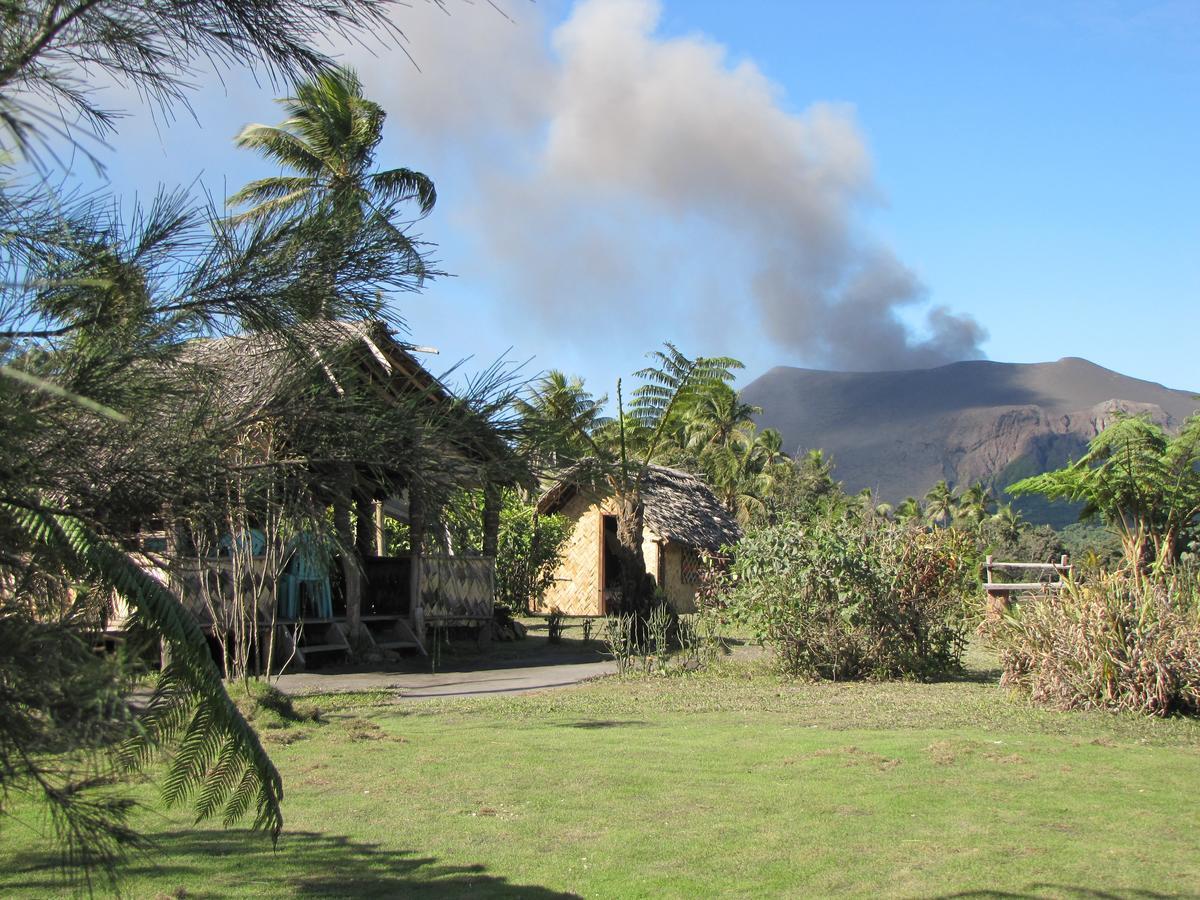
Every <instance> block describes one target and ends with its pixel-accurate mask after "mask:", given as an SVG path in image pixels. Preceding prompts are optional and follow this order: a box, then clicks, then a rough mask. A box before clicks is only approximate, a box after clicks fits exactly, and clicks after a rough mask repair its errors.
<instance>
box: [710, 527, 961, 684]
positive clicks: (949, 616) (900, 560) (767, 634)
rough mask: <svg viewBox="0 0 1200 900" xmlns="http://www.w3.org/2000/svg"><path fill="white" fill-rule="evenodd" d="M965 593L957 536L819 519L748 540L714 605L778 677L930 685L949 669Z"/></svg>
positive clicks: (957, 652) (955, 664) (957, 662)
mask: <svg viewBox="0 0 1200 900" xmlns="http://www.w3.org/2000/svg"><path fill="white" fill-rule="evenodd" d="M975 584H976V576H975V559H974V550H973V545H972V541H971V539H970V538H969V537H967V536H966V535H964V534H961V533H959V532H958V531H955V530H953V529H939V530H934V531H928V532H927V531H925V530H923V529H921V528H920V527H917V526H905V525H897V524H895V523H891V522H886V521H876V522H875V523H872V524H870V525H867V524H863V523H861V522H857V521H854V520H852V519H848V518H842V517H827V518H824V519H821V520H817V521H814V522H811V523H809V524H807V525H803V526H801V525H799V524H797V523H795V522H786V523H783V524H780V525H773V526H769V527H766V528H761V529H757V530H754V531H751V532H749V533H748V534H747V535H746V536H745V537H744V538H743V539H742V541H741V542H740V543H739V545H738V547H737V553H736V556H735V560H734V562H733V564H732V566H731V567H730V569H729V573H728V576H727V578H726V585H725V599H726V602H727V604H728V613H729V615H731V616H732V617H733V618H734V619H735V620H738V621H741V622H743V623H745V624H746V625H748V626H750V627H751V628H752V629H753V631H754V633H755V634H756V636H757V637H758V638H759V639H761V640H762V641H763V642H764V643H766V644H767V645H769V646H770V647H772V648H773V649H774V650H775V651H776V654H777V656H778V659H779V662H780V665H781V667H782V668H783V670H784V671H785V672H786V673H787V674H789V675H793V676H802V677H811V678H829V679H833V680H843V679H856V678H897V677H912V678H936V677H940V676H944V675H947V674H951V673H953V672H956V671H958V670H959V669H960V668H961V659H962V653H963V650H964V647H965V639H966V633H967V629H968V622H967V616H966V604H965V602H964V601H965V598H966V596H967V595H968V594H969V593H970V592H971V591H972V589H973V588H974V587H975Z"/></svg>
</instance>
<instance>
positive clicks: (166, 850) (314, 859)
mask: <svg viewBox="0 0 1200 900" xmlns="http://www.w3.org/2000/svg"><path fill="white" fill-rule="evenodd" d="M154 841H155V845H156V846H155V848H154V850H152V851H151V852H150V853H148V854H146V855H145V856H144V857H141V858H139V859H137V860H135V861H134V862H133V864H132V865H130V866H129V867H128V869H127V870H126V871H125V876H126V877H127V878H128V880H129V882H131V883H133V882H134V881H135V879H136V881H137V882H138V889H139V890H141V889H142V886H143V885H145V884H146V882H147V881H149V882H152V884H153V887H152V889H153V890H155V891H158V892H159V894H160V895H163V896H181V897H184V896H185V897H188V898H190V900H202V898H217V897H223V896H227V895H228V892H229V890H228V887H220V886H219V885H221V884H222V883H224V884H226V885H227V884H228V883H229V881H230V880H231V876H232V880H233V881H234V882H236V883H237V884H238V885H239V886H240V887H241V888H242V889H244V890H245V892H246V893H247V894H249V895H254V894H256V893H262V894H277V893H280V892H282V893H286V894H290V895H291V896H298V897H347V898H349V897H355V898H358V897H427V898H449V897H464V896H470V897H514V898H522V900H563V898H574V897H577V896H578V895H576V894H565V893H561V892H559V891H553V890H550V889H548V888H543V887H539V886H536V885H521V884H513V883H511V882H509V881H508V880H507V879H506V878H504V877H503V876H499V875H495V874H490V873H489V872H488V871H487V869H486V868H485V867H484V866H482V865H441V864H439V863H438V860H437V858H436V857H432V856H422V855H420V854H417V853H414V852H412V851H403V850H402V851H396V850H388V849H384V848H381V847H380V846H379V845H378V844H371V843H365V842H360V841H354V840H351V839H349V838H347V837H343V836H341V835H330V834H321V833H318V832H307V831H299V832H288V833H285V834H284V835H283V837H282V838H281V839H280V841H279V847H278V849H277V850H273V849H272V848H271V843H270V841H269V840H267V839H266V838H264V837H263V836H262V835H261V834H255V833H251V832H247V831H175V832H167V833H164V834H160V835H156V836H155V838H154ZM54 861H55V857H53V856H51V855H49V854H40V853H38V854H33V853H31V854H24V855H22V856H19V857H16V858H13V859H11V860H10V861H9V868H8V874H9V875H10V876H13V875H15V876H16V878H10V879H9V880H6V881H5V883H4V884H5V890H7V891H13V892H17V893H14V894H13V896H38V895H42V896H57V895H58V894H57V892H59V891H61V890H62V889H63V887H64V885H63V882H62V880H61V878H60V877H56V875H55V872H54ZM217 873H220V874H219V875H218V874H217ZM43 892H44V893H43Z"/></svg>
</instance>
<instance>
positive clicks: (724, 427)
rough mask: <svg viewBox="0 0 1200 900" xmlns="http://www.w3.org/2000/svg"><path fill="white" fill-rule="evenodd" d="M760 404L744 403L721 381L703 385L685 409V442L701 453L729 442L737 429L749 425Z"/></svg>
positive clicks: (733, 438)
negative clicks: (708, 385) (687, 408)
mask: <svg viewBox="0 0 1200 900" xmlns="http://www.w3.org/2000/svg"><path fill="white" fill-rule="evenodd" d="M761 412H762V409H761V407H758V406H753V405H751V404H749V403H743V402H742V400H741V397H739V396H738V393H737V391H735V390H734V389H733V388H731V387H730V386H729V385H727V384H725V383H724V382H719V383H717V384H713V385H711V386H710V387H708V388H706V389H705V390H704V391H703V392H702V393H701V394H699V396H698V397H697V398H696V402H695V403H694V404H693V405H692V407H691V408H690V409H689V410H688V416H687V423H686V432H687V436H688V444H689V445H690V446H691V447H692V448H693V449H694V450H695V451H696V452H697V453H703V452H704V451H705V450H708V449H711V448H713V447H724V446H727V445H729V444H730V443H732V442H733V441H734V440H735V439H736V438H735V435H736V434H737V432H738V430H739V429H741V428H744V427H745V426H746V425H750V424H751V423H753V421H754V417H755V416H756V415H758V414H759V413H761Z"/></svg>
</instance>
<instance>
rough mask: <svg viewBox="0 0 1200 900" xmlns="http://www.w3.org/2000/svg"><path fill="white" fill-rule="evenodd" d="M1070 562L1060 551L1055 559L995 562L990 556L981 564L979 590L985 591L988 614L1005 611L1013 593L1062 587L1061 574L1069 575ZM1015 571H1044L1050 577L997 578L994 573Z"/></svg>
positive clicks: (993, 614)
mask: <svg viewBox="0 0 1200 900" xmlns="http://www.w3.org/2000/svg"><path fill="white" fill-rule="evenodd" d="M1072 570H1073V566H1072V565H1071V557H1069V556H1067V555H1066V554H1063V556H1062V559H1061V561H1060V562H1056V563H1027V562H996V561H995V560H994V559H993V558H992V557H991V556H989V557H987V559H986V560H985V561H984V564H983V575H984V577H983V590H984V592H985V593H986V594H987V612H988V616H989V617H992V616H999V615H1003V614H1004V613H1005V612H1007V611H1008V608H1009V605H1010V604H1011V602H1012V595H1013V594H1027V593H1031V592H1036V591H1041V592H1046V593H1057V592H1058V591H1061V590H1062V587H1063V578H1064V576H1066V577H1070V575H1071V572H1072ZM1005 571H1016V572H1020V573H1022V575H1023V576H1024V574H1025V573H1028V572H1046V573H1052V574H1053V575H1054V580H1052V581H997V580H996V579H995V578H994V577H993V576H994V574H995V573H999V572H1005Z"/></svg>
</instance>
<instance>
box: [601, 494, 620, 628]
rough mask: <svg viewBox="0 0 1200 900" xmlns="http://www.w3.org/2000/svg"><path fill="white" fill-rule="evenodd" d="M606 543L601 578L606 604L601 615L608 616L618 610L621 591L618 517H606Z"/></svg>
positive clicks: (603, 551) (604, 544) (602, 554)
mask: <svg viewBox="0 0 1200 900" xmlns="http://www.w3.org/2000/svg"><path fill="white" fill-rule="evenodd" d="M603 521H604V531H603V534H604V541H603V544H602V546H601V548H600V578H601V589H602V595H603V600H604V603H603V605H602V607H601V609H600V613H601V615H608V613H609V612H611V611H612V610H613V609H615V608H616V605H617V603H616V596H617V592H618V591H619V590H620V589H621V556H620V554H619V553H618V552H617V547H618V543H617V517H616V516H609V515H606V516H604V517H603Z"/></svg>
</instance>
